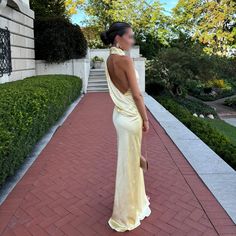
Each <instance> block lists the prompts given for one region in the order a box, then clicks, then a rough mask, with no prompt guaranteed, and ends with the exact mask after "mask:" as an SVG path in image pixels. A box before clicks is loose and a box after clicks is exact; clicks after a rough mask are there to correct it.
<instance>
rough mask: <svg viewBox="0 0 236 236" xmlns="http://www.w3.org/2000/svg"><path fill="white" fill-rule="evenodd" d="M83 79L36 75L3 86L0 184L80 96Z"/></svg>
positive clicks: (0, 98) (1, 86)
mask: <svg viewBox="0 0 236 236" xmlns="http://www.w3.org/2000/svg"><path fill="white" fill-rule="evenodd" d="M81 88H82V80H81V79H80V78H79V77H75V76H67V75H44V76H33V77H28V78H25V79H24V80H18V81H14V82H9V83H5V84H1V85H0V185H1V184H2V183H3V182H4V181H5V180H6V178H7V177H8V176H10V175H13V174H14V173H15V171H16V170H17V168H18V167H19V166H20V164H21V163H22V162H23V161H24V159H25V158H26V157H27V155H28V154H29V153H30V152H31V151H32V149H33V147H34V146H35V144H36V143H37V142H38V141H39V139H40V138H41V137H42V136H43V135H44V134H45V133H46V132H47V131H48V129H49V128H50V127H51V126H52V125H53V124H54V123H55V122H56V121H57V120H58V119H59V118H60V117H61V115H62V114H63V113H64V111H65V109H66V108H67V106H68V105H69V104H71V103H72V102H73V101H74V100H75V99H76V98H77V97H78V96H79V95H80V92H81Z"/></svg>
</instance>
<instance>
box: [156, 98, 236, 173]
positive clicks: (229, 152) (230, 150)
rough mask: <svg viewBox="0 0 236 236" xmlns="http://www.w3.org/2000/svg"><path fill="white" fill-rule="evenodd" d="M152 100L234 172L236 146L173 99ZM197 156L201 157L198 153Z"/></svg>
mask: <svg viewBox="0 0 236 236" xmlns="http://www.w3.org/2000/svg"><path fill="white" fill-rule="evenodd" d="M154 98H155V99H156V100H157V101H158V102H160V103H161V104H162V105H163V106H164V107H165V108H166V109H167V110H168V111H169V112H171V113H172V114H173V115H174V116H175V117H176V118H178V119H179V120H180V121H181V122H182V123H183V124H184V125H186V126H187V127H188V128H189V129H190V130H191V131H192V132H194V133H195V134H196V135H197V136H198V137H199V138H200V139H201V140H202V141H203V142H205V143H206V144H207V145H208V146H209V147H210V148H211V149H212V150H214V151H215V152H216V153H217V154H218V155H219V156H220V157H221V158H222V159H223V160H224V161H225V162H227V163H228V164H229V165H230V166H231V167H232V168H234V169H235V170H236V146H235V145H234V144H233V143H232V142H231V141H230V140H229V139H228V138H227V137H226V136H225V135H223V134H221V133H220V132H219V131H218V130H216V129H214V128H213V127H211V126H210V125H209V124H208V123H207V122H205V121H204V120H202V118H198V117H195V116H193V115H192V114H191V112H190V111H188V110H187V109H186V108H184V107H183V106H182V105H180V104H178V103H177V102H175V101H174V100H173V99H171V98H169V97H165V96H158V97H154ZM199 155H201V154H200V152H199Z"/></svg>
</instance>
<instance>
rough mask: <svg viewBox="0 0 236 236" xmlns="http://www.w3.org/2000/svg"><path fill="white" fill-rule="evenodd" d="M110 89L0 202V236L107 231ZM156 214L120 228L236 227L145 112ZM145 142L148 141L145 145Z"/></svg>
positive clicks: (85, 104)
mask: <svg viewBox="0 0 236 236" xmlns="http://www.w3.org/2000/svg"><path fill="white" fill-rule="evenodd" d="M112 108H113V103H112V101H111V99H110V97H109V94H108V93H106V92H98V93H87V94H85V96H84V97H83V98H82V100H81V101H80V103H79V104H78V105H77V106H76V107H75V109H74V111H73V112H72V113H71V114H70V115H69V117H68V118H67V119H66V121H65V122H64V124H63V125H62V126H61V127H60V128H59V129H58V130H57V132H56V133H55V134H54V136H53V138H52V139H51V140H50V142H49V143H48V145H47V146H46V147H45V149H44V150H43V151H42V152H41V154H40V156H39V157H38V159H37V160H36V161H35V162H34V163H33V165H32V166H31V168H30V169H29V170H28V171H27V173H26V174H25V175H24V177H23V178H22V179H21V180H20V181H19V182H18V184H17V185H16V187H15V188H14V189H13V191H12V192H11V193H10V195H9V196H8V197H7V199H6V200H5V201H4V203H3V204H2V205H1V206H0V235H4V236H47V235H49V236H52V235H55V236H62V235H68V236H80V235H81V236H93V235H96V236H99V235H102V236H106V235H116V234H119V232H115V231H114V230H112V229H111V228H110V227H109V225H108V224H107V221H108V219H109V217H110V215H111V213H112V205H113V197H114V188H115V171H116V155H117V153H116V133H115V128H114V126H113V124H112V118H111V117H112ZM148 117H149V119H150V122H151V124H150V130H149V132H148V133H147V134H144V136H143V137H144V138H146V143H147V153H148V160H149V163H150V164H149V167H150V169H149V171H148V172H146V173H145V184H146V192H147V194H148V195H149V196H150V197H151V200H150V202H151V205H150V207H151V210H152V213H151V215H150V216H149V217H148V218H145V219H144V220H143V221H141V225H140V226H139V227H138V228H136V229H134V230H132V231H126V232H124V233H123V234H126V235H133V236H148V235H158V236H167V235H174V236H184V235H190V236H196V235H202V236H215V235H224V236H233V235H236V226H235V224H234V223H233V222H232V221H231V219H230V218H229V216H228V215H227V213H226V212H225V211H224V209H223V208H222V207H221V205H220V204H219V203H218V202H217V200H216V199H215V198H214V196H213V195H212V194H211V192H210V191H209V190H208V189H207V187H206V186H205V185H204V183H203V182H202V181H201V179H200V178H199V177H198V176H197V174H196V173H195V171H194V170H193V169H192V167H191V166H190V165H189V164H188V162H187V161H186V159H185V158H184V157H183V155H182V154H181V152H180V151H179V150H178V148H177V147H176V146H175V144H174V143H173V142H172V141H171V139H170V138H169V137H168V135H167V134H166V133H165V131H164V130H163V129H162V128H161V126H160V125H159V123H157V122H156V121H155V120H154V118H153V117H152V115H151V114H150V113H149V112H148ZM143 146H144V145H143Z"/></svg>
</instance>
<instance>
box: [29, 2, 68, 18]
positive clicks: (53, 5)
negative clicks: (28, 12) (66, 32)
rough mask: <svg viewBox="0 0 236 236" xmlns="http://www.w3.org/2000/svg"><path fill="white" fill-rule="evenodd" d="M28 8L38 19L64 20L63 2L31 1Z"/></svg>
mask: <svg viewBox="0 0 236 236" xmlns="http://www.w3.org/2000/svg"><path fill="white" fill-rule="evenodd" d="M30 7H31V9H32V10H34V12H35V18H36V19H37V18H38V17H63V18H66V14H65V12H66V7H65V2H64V0H31V1H30Z"/></svg>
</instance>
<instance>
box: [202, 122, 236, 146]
mask: <svg viewBox="0 0 236 236" xmlns="http://www.w3.org/2000/svg"><path fill="white" fill-rule="evenodd" d="M204 121H206V122H207V123H209V124H210V125H211V126H212V127H213V128H215V129H217V130H218V131H219V132H221V133H222V134H224V135H225V136H227V137H228V138H229V139H230V140H231V142H232V143H234V144H235V145H236V127H234V126H232V125H230V124H228V123H227V122H225V121H224V120H220V119H214V120H211V119H204Z"/></svg>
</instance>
